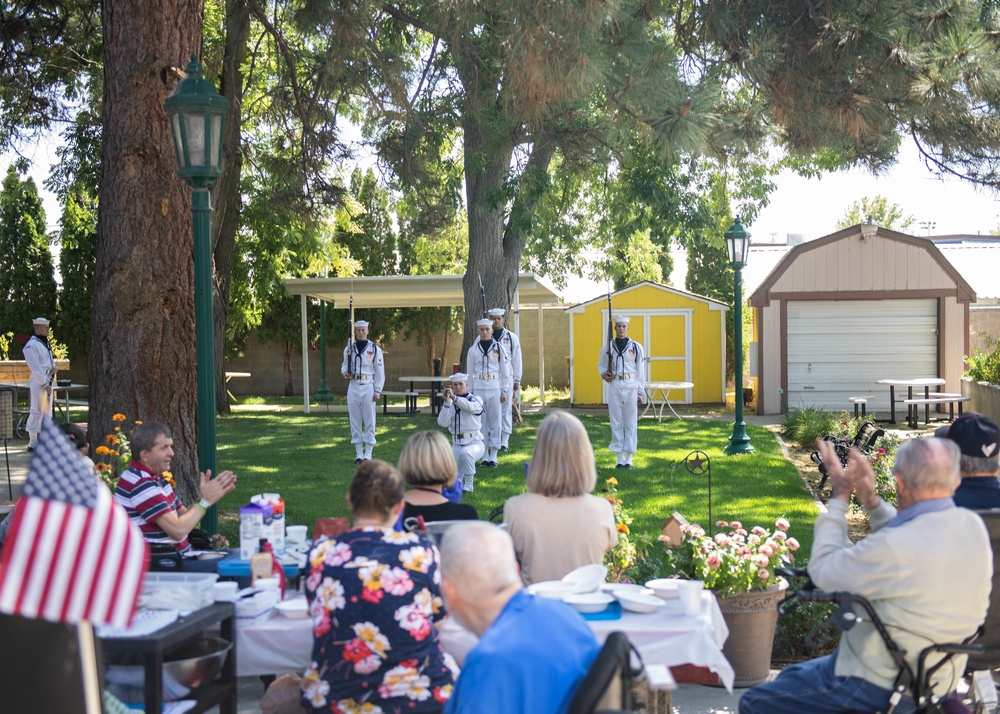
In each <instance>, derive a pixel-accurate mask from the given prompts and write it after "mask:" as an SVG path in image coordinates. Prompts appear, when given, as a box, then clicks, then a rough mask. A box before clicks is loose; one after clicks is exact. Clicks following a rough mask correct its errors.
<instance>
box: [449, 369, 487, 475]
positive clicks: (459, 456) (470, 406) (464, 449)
mask: <svg viewBox="0 0 1000 714" xmlns="http://www.w3.org/2000/svg"><path fill="white" fill-rule="evenodd" d="M468 388H469V375H467V374H462V373H461V372H456V373H455V374H453V375H451V387H450V388H447V389H445V390H444V404H443V405H442V406H441V411H440V412H439V413H438V424H439V425H441V426H443V427H446V428H447V429H448V431H450V432H451V450H452V452H453V453H454V454H455V462H456V463H457V464H458V477H459V479H461V481H462V490H463V491H471V490H472V487H473V483H472V482H473V480H474V479H475V477H476V462H477V461H479V459H481V458H483V456H484V455H485V454H486V445H485V444H483V434H482V432H481V431H480V427H481V425H482V421H481V418H480V417H482V415H483V409H484V407H483V400H482V398H481V397H477V396H476V395H475V394H469V392H468Z"/></svg>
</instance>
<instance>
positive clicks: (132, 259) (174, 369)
mask: <svg viewBox="0 0 1000 714" xmlns="http://www.w3.org/2000/svg"><path fill="white" fill-rule="evenodd" d="M202 9H203V6H202V0H162V1H161V2H156V3H145V2H135V1H130V0H105V2H104V3H103V12H102V26H103V30H104V111H103V112H102V116H103V122H104V124H103V142H104V147H103V155H102V160H101V189H100V216H99V220H98V237H97V262H96V266H95V271H94V293H93V315H94V320H93V323H92V333H91V350H90V357H91V358H90V383H91V394H92V395H93V396H92V399H91V408H90V428H91V430H92V431H93V433H97V434H104V433H108V432H110V431H111V429H112V421H111V416H112V415H113V414H114V413H116V412H122V413H124V414H125V415H126V416H128V417H129V418H130V419H140V420H144V421H159V422H163V423H164V424H166V425H167V426H169V427H170V429H171V431H172V432H173V439H174V450H175V452H176V454H175V457H174V463H173V468H172V470H173V472H174V474H175V476H176V477H177V482H178V487H179V491H180V495H181V498H182V500H184V502H185V503H191V500H192V496H194V494H196V493H197V490H198V485H197V484H198V470H197V446H198V444H197V424H196V421H197V402H198V396H197V389H196V379H195V324H194V257H193V238H192V227H191V226H192V217H191V192H190V189H189V188H188V187H187V186H186V185H185V184H184V182H183V181H181V179H179V178H178V177H177V159H176V155H175V153H174V148H173V140H172V138H171V134H170V127H169V125H168V123H167V116H166V113H165V112H164V109H163V101H164V100H165V99H166V98H167V96H168V95H169V94H170V92H171V91H172V90H173V88H174V86H175V85H176V83H177V82H178V80H179V79H180V76H181V75H180V72H181V68H182V67H184V65H186V64H187V62H188V59H189V58H190V56H191V54H200V48H201V28H202Z"/></svg>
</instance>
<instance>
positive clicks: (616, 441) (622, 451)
mask: <svg viewBox="0 0 1000 714" xmlns="http://www.w3.org/2000/svg"><path fill="white" fill-rule="evenodd" d="M628 320H629V319H628V318H627V317H616V318H615V339H613V340H611V342H610V343H609V344H608V346H607V347H606V348H605V349H603V350H601V357H600V363H599V365H598V368H597V369H598V371H599V372H600V373H601V379H603V380H604V381H605V382H607V383H608V416H609V417H610V419H611V445H610V446H609V447H608V448H609V449H611V450H612V451H613V452H615V455H616V456H617V457H618V461H617V463H616V464H615V468H617V469H630V468H632V454H634V453H635V448H636V424H637V422H638V420H639V408H638V407H639V403H640V402H641V401H642V398H643V394H644V391H643V370H644V369H645V362H646V358H645V355H644V354H643V352H642V345H640V344H639V343H638V342H636V341H635V340H633V339H631V338H630V337H629V336H628Z"/></svg>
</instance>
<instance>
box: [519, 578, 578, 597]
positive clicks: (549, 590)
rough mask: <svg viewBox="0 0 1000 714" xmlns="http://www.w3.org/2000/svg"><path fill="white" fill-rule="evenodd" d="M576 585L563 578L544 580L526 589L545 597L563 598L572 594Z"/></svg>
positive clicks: (530, 592) (532, 593)
mask: <svg viewBox="0 0 1000 714" xmlns="http://www.w3.org/2000/svg"><path fill="white" fill-rule="evenodd" d="M575 587H576V586H575V585H574V584H573V583H567V582H565V581H563V580H543V581H541V582H539V583H532V584H531V585H529V586H528V587H526V588H525V590H527V591H528V593H529V594H531V595H536V596H537V597H544V598H548V599H550V600H562V599H563V598H565V597H566V596H567V595H572V594H573V593H574V592H576V591H575V590H574V588H575Z"/></svg>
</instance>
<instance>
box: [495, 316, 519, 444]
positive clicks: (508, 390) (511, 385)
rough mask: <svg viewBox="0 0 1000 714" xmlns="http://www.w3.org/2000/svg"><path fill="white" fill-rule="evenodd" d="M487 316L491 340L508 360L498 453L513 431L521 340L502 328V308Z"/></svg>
mask: <svg viewBox="0 0 1000 714" xmlns="http://www.w3.org/2000/svg"><path fill="white" fill-rule="evenodd" d="M488 314H489V316H490V319H491V320H493V339H494V340H496V341H497V342H499V343H500V348H501V349H503V351H504V354H506V355H507V359H508V360H510V376H509V377H508V378H507V382H506V383H505V384H504V386H503V392H504V395H505V396H506V397H507V400H506V401H505V402H504V403H503V405H502V406H501V407H500V451H506V450H507V448H508V446H509V445H510V433H511V432H512V431H513V430H514V422H513V418H512V417H513V411H514V400H515V399H517V392H518V390H519V389H520V388H521V340H519V339H518V337H517V335H515V334H514V333H513V332H511V331H510V330H508V329H507V328H506V327H504V314H505V310H504V309H503V308H500V307H495V308H493V309H492V310H490V311H489V313H488Z"/></svg>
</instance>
